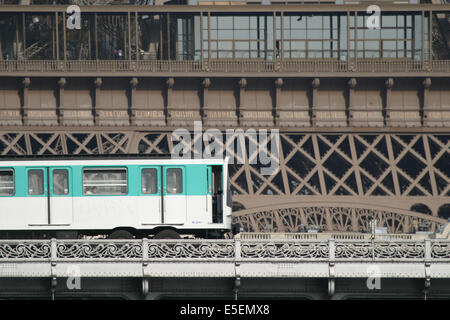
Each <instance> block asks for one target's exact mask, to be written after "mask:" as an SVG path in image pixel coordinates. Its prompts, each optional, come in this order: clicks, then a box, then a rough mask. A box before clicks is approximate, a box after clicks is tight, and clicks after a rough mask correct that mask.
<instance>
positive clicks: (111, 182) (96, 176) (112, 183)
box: [83, 169, 128, 195]
mask: <svg viewBox="0 0 450 320" xmlns="http://www.w3.org/2000/svg"><path fill="white" fill-rule="evenodd" d="M83 193H84V194H85V195H121V194H127V193H128V177H127V170H126V169H84V170H83Z"/></svg>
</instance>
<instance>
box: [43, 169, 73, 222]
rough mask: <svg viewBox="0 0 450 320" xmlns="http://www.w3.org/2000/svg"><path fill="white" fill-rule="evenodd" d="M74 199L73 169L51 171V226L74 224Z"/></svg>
mask: <svg viewBox="0 0 450 320" xmlns="http://www.w3.org/2000/svg"><path fill="white" fill-rule="evenodd" d="M72 197H73V191H72V170H71V168H52V169H50V221H49V223H50V224H59V225H70V224H72V219H73V216H72V214H73V198H72Z"/></svg>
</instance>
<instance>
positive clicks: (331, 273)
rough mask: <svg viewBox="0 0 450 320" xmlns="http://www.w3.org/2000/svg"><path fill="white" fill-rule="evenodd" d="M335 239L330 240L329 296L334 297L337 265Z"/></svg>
mask: <svg viewBox="0 0 450 320" xmlns="http://www.w3.org/2000/svg"><path fill="white" fill-rule="evenodd" d="M334 241H335V240H334V239H329V240H328V295H329V296H330V297H332V296H333V295H334V293H335V281H334V276H335V263H334V259H335V257H336V244H335V242H334Z"/></svg>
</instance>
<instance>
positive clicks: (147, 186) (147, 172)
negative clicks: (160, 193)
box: [142, 168, 158, 194]
mask: <svg viewBox="0 0 450 320" xmlns="http://www.w3.org/2000/svg"><path fill="white" fill-rule="evenodd" d="M157 180H158V174H157V172H156V169H154V168H148V169H142V193H143V194H155V193H157V189H158V181H157Z"/></svg>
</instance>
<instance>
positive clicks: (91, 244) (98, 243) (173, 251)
mask: <svg viewBox="0 0 450 320" xmlns="http://www.w3.org/2000/svg"><path fill="white" fill-rule="evenodd" d="M187 260H189V261H210V262H214V261H227V260H228V261H234V260H240V261H246V260H252V261H267V260H286V261H289V260H294V261H295V260H304V261H316V262H317V261H328V260H340V261H342V262H355V261H389V262H402V261H411V262H413V261H418V260H429V261H435V262H447V263H450V240H436V239H425V240H395V241H387V240H338V239H329V240H311V239H306V240H305V239H295V240H267V239H264V240H263V239H258V240H244V239H234V240H187V239H183V240H148V239H143V240H56V239H52V240H42V241H36V240H1V241H0V263H5V262H45V261H47V262H101V261H117V262H124V261H128V262H133V261H149V262H150V261H164V262H166V261H187Z"/></svg>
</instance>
